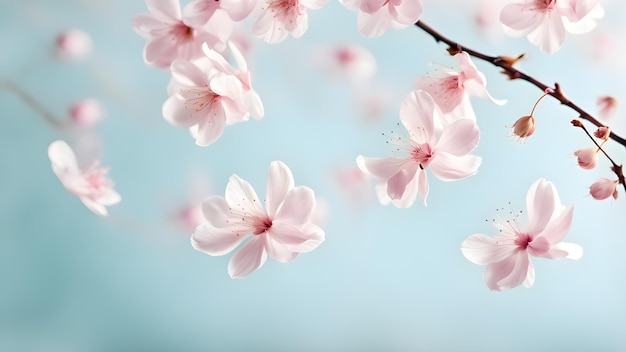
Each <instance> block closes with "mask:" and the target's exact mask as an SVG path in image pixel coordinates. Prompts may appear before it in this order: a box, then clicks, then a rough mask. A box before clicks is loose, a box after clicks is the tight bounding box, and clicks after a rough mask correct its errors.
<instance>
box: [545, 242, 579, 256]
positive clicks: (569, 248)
mask: <svg viewBox="0 0 626 352" xmlns="http://www.w3.org/2000/svg"><path fill="white" fill-rule="evenodd" d="M582 256H583V247H581V246H580V245H578V244H576V243H569V242H561V243H557V244H555V245H552V247H550V251H549V252H547V253H545V254H543V255H542V256H541V257H542V258H547V259H563V258H569V259H573V260H578V259H580V258H582Z"/></svg>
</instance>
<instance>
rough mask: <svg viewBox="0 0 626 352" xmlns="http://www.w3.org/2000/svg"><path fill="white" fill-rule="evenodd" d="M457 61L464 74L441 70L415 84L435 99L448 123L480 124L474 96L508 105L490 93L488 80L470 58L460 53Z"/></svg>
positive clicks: (418, 80) (456, 57)
mask: <svg viewBox="0 0 626 352" xmlns="http://www.w3.org/2000/svg"><path fill="white" fill-rule="evenodd" d="M454 58H455V59H456V62H457V65H458V66H459V68H460V71H455V70H454V69H453V68H450V67H444V66H440V67H441V71H437V72H436V73H433V74H427V75H426V76H423V77H418V78H417V80H416V81H415V85H416V87H417V89H423V90H425V91H427V92H428V93H429V94H430V95H431V96H432V97H433V99H434V100H435V102H436V103H437V105H439V108H440V109H441V111H442V112H443V113H444V117H445V118H447V122H448V123H450V122H452V121H453V120H456V119H471V120H476V114H475V113H474V109H473V108H472V104H471V102H470V99H469V97H470V95H474V96H478V97H481V98H486V99H489V100H491V101H492V102H493V103H495V104H497V105H503V104H505V103H506V100H497V99H494V98H493V97H491V95H490V94H489V92H487V79H486V78H485V75H484V74H483V73H482V72H480V71H478V69H477V68H476V66H475V65H474V63H473V62H472V59H471V58H470V56H469V54H467V53H466V52H460V53H458V54H456V55H454Z"/></svg>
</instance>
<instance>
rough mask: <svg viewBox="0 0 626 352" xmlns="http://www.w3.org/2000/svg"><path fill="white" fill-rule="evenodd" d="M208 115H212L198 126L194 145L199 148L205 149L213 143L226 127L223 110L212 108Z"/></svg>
mask: <svg viewBox="0 0 626 352" xmlns="http://www.w3.org/2000/svg"><path fill="white" fill-rule="evenodd" d="M210 113H212V115H210V116H209V117H208V118H206V119H204V120H202V121H201V122H200V123H199V124H198V137H197V138H196V144H197V145H199V146H201V147H206V146H208V145H210V144H211V143H213V142H215V141H216V140H217V139H218V138H220V136H221V135H222V133H223V132H224V128H225V127H226V115H225V112H224V109H223V108H221V107H217V108H214V109H213V110H212V111H211V112H210Z"/></svg>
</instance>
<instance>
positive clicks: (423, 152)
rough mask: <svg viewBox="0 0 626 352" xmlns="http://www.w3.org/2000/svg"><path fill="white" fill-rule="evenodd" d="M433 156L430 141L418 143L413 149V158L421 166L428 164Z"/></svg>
mask: <svg viewBox="0 0 626 352" xmlns="http://www.w3.org/2000/svg"><path fill="white" fill-rule="evenodd" d="M432 157H433V150H432V148H431V147H430V144H428V143H422V144H418V145H417V146H415V147H414V148H413V150H411V158H413V160H415V162H416V163H418V164H419V165H420V168H422V169H423V168H425V167H427V166H428V163H429V162H430V159H431V158H432Z"/></svg>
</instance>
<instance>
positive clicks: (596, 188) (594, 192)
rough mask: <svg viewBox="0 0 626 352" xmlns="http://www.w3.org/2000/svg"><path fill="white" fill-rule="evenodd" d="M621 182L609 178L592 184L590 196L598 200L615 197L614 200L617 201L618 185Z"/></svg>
mask: <svg viewBox="0 0 626 352" xmlns="http://www.w3.org/2000/svg"><path fill="white" fill-rule="evenodd" d="M618 184H619V180H609V179H608V178H601V179H599V180H597V181H596V182H594V183H593V184H591V186H590V187H589V194H591V196H592V197H593V199H596V200H603V199H607V198H609V197H611V196H613V199H617V185H618Z"/></svg>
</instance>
